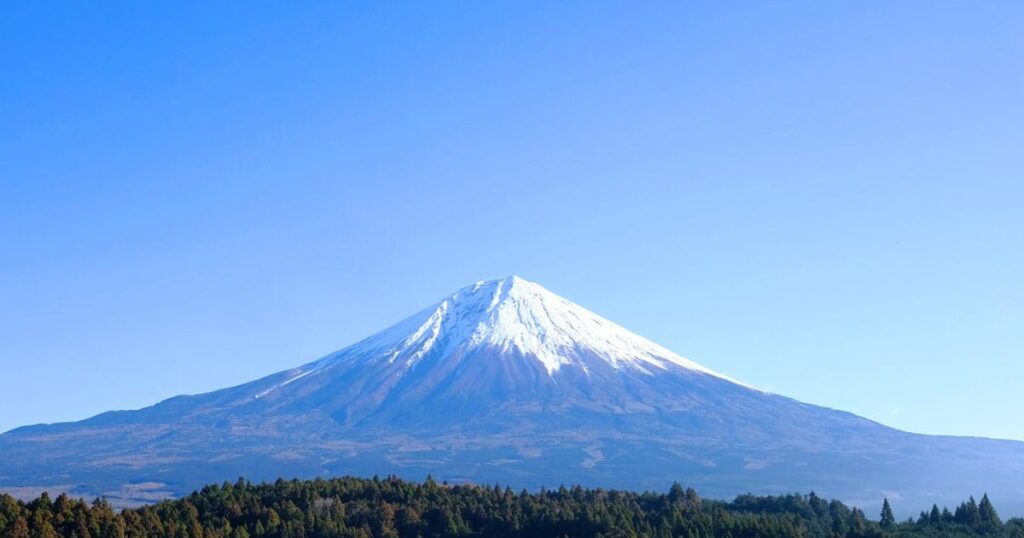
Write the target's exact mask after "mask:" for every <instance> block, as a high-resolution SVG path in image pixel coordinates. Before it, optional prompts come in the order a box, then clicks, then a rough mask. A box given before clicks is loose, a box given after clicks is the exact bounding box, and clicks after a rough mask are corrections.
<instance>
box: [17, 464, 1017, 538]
mask: <svg viewBox="0 0 1024 538" xmlns="http://www.w3.org/2000/svg"><path fill="white" fill-rule="evenodd" d="M0 532H2V536H3V537H5V538H56V537H68V538H108V537H116V538H120V537H164V538H245V537H275V538H292V537H334V536H338V537H371V536H372V537H377V536H380V537H397V536H403V537H404V536H409V537H425V538H426V537H440V536H496V537H513V536H522V537H563V536H580V537H632V536H655V537H670V536H672V537H703V536H720V537H734V538H740V537H783V536H785V537H789V536H800V537H851V538H855V537H885V536H892V537H899V536H908V537H909V536H922V537H925V536H1007V537H1014V538H1024V519H1020V518H1015V519H1009V520H1007V521H1005V522H1004V521H1003V520H1002V519H1001V518H1000V517H999V515H998V513H997V511H996V509H995V507H994V506H993V504H992V502H991V501H990V500H989V498H988V496H987V495H984V496H982V498H981V500H980V501H976V500H975V499H974V498H973V497H972V498H971V499H969V500H966V501H964V502H963V503H961V504H960V505H959V506H957V507H955V508H954V509H953V510H952V511H950V510H949V509H947V508H941V509H940V508H939V507H938V506H933V507H931V508H930V509H928V510H925V511H922V512H921V514H920V516H919V517H916V518H910V519H907V520H905V521H897V520H896V518H895V517H893V512H892V507H891V506H890V504H889V502H888V500H886V501H884V503H883V504H882V506H880V507H878V508H877V510H875V511H873V512H872V513H871V515H870V517H869V515H868V514H866V513H865V512H864V511H863V510H861V509H859V508H856V507H849V506H846V505H844V504H843V503H841V502H839V501H835V500H826V499H823V498H821V497H819V496H818V495H816V494H814V493H810V494H808V495H798V494H792V495H781V496H754V495H741V496H739V497H737V498H736V499H734V500H733V501H731V502H723V501H714V500H706V499H701V498H700V497H699V496H698V495H697V493H696V492H695V491H694V490H693V489H684V488H683V487H682V486H680V485H679V484H675V485H673V486H672V487H671V489H669V491H668V492H665V493H651V492H644V493H633V492H626V491H616V490H605V489H587V488H582V487H580V486H573V487H570V488H566V487H561V488H558V489H557V490H540V491H535V492H528V491H525V490H524V491H520V492H515V491H513V490H512V489H510V488H508V487H504V488H502V487H500V486H480V485H449V484H446V483H443V482H436V481H435V480H433V479H431V478H429V477H428V478H427V479H426V480H425V481H423V482H411V481H406V480H401V479H398V478H395V477H388V478H378V477H374V478H372V479H366V478H351V477H345V478H336V479H316V480H278V481H276V482H274V483H261V484H252V483H250V482H248V481H247V480H245V479H239V480H238V481H237V482H235V483H230V482H225V483H224V484H222V485H211V486H207V487H204V488H203V489H202V490H200V491H196V492H193V493H192V494H190V495H188V496H186V497H183V498H180V499H174V500H166V501H163V502H160V503H157V504H153V505H147V506H142V507H138V508H129V509H124V510H121V511H117V510H115V509H114V508H113V507H112V506H111V504H110V503H109V502H107V501H106V500H104V499H102V498H101V499H96V500H94V501H92V502H87V501H85V500H83V499H76V498H72V497H69V496H67V495H63V494H61V495H59V496H57V497H56V498H51V497H50V496H49V495H47V494H45V493H44V494H42V495H40V496H39V497H38V498H36V499H34V500H31V501H28V502H25V501H21V500H17V499H15V498H13V497H11V496H10V495H6V494H4V495H0Z"/></svg>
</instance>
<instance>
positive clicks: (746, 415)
mask: <svg viewBox="0 0 1024 538" xmlns="http://www.w3.org/2000/svg"><path fill="white" fill-rule="evenodd" d="M375 473H376V474H386V473H397V474H401V475H403V476H408V477H412V478H422V477H423V476H425V475H426V474H427V473H433V474H434V476H435V477H438V478H444V479H448V480H453V481H458V480H467V481H479V482H495V481H501V482H511V483H512V484H513V485H514V486H517V487H518V486H527V487H537V486H541V485H547V486H555V485H558V484H560V483H566V482H581V483H584V484H587V485H592V486H615V487H626V488H648V487H651V488H655V487H656V488H664V487H665V486H666V485H667V484H669V483H671V482H672V481H673V480H678V481H680V482H684V483H687V484H692V485H694V486H696V487H698V488H699V489H700V490H701V493H702V494H704V495H707V496H731V495H735V494H737V493H741V492H745V491H754V492H758V493H772V492H788V491H808V490H811V489H814V490H817V491H818V492H819V493H822V494H825V495H829V496H836V497H840V498H843V499H846V500H850V501H853V502H858V501H860V502H870V503H872V504H873V503H875V502H876V501H877V500H878V499H879V498H881V497H882V496H883V495H888V496H889V497H890V498H893V497H896V498H902V499H903V502H908V503H913V506H912V508H914V509H916V508H921V507H926V506H930V505H931V504H932V503H933V502H940V504H941V501H945V500H947V499H948V500H949V502H952V501H955V500H957V499H961V498H963V497H965V496H966V495H967V494H970V493H978V492H980V491H982V490H986V491H989V492H990V493H993V494H998V495H999V499H1000V504H1001V505H1002V506H1006V507H1009V508H1011V509H1013V510H1016V511H1017V512H1018V513H1024V492H1019V491H1018V490H1019V488H1017V487H1016V486H1017V484H1019V483H1021V479H1022V478H1024V443H1014V442H1009V441H994V440H983V439H957V438H944V437H928V436H920V435H913V434H908V433H904V432H900V431H897V430H894V429H891V428H887V427H885V426H882V425H880V424H877V423H874V422H871V421H868V420H866V419H862V418H859V417H856V416H854V415H851V414H848V413H843V412H840V411H834V410H830V409H825V408H821V407H816V406H812V405H807V404H803V403H800V402H797V401H795V400H792V399H789V398H785V397H782V396H778V395H773V394H769V393H765V392H762V391H759V390H756V389H753V388H751V387H748V386H745V385H743V384H741V383H738V382H736V381H733V380H730V379H729V378H727V377H725V376H722V375H720V374H717V373H715V372H713V371H711V370H709V369H707V368H704V367H703V366H700V365H699V364H696V363H694V362H692V361H690V360H687V359H685V358H682V357H680V356H678V355H676V354H674V353H672V352H671V351H669V350H667V349H664V348H662V347H661V346H658V345H657V344H655V343H653V342H650V341H649V340H646V339H644V338H642V337H639V336H637V335H635V334H633V333H630V332H629V331H627V330H625V329H623V328H622V327H620V326H618V325H616V324H614V323H612V322H610V321H608V320H605V319H603V318H601V317H599V316H597V315H595V314H593V313H591V312H589V311H587V310H586V309H584V308H582V307H580V306H578V305H576V304H574V303H572V302H570V301H567V300H565V299H563V298H561V297H559V296H557V295H555V294H553V293H551V292H549V291H547V290H545V289H544V288H542V287H540V286H539V285H537V284H534V283H531V282H527V281H525V280H522V279H520V278H517V277H510V278H506V279H502V280H495V281H490V282H481V283H477V284H475V285H472V286H468V287H466V288H463V289H461V290H459V291H457V292H455V293H454V294H452V295H451V296H449V297H447V298H446V299H444V300H442V301H441V302H439V303H437V304H435V305H433V306H431V307H429V308H427V309H425V310H423V311H421V312H419V313H418V314H415V315H413V316H411V317H409V318H408V319H406V320H404V321H402V322H399V323H398V324H396V325H394V326H393V327H391V328H389V329H386V330H384V331H382V332H380V333H378V334H376V335H373V336H371V337H369V338H367V339H365V340H363V341H361V342H358V343H356V344H354V345H352V346H349V347H347V348H345V349H343V350H341V351H338V352H336V353H333V354H331V355H328V356H327V357H324V358H322V359H320V360H317V361H315V362H312V363H309V364H306V365H304V366H300V367H298V368H295V369H293V370H289V371H285V372H281V373H278V374H274V375H271V376H268V377H265V378H263V379H260V380H256V381H253V382H251V383H247V384H244V385H240V386H237V387H232V388H228V389H224V390H220V391H216V392H212V393H208V394H202V395H197V396H181V397H176V398H172V399H169V400H166V401H164V402H161V403H159V404H157V405H155V406H152V407H149V408H146V409H142V410H139V411H129V412H114V413H106V414H103V415H99V416H97V417H94V418H92V419H88V420H85V421H82V422H77V423H68V424H55V425H42V426H32V427H26V428H20V429H18V430H14V431H11V432H8V433H6V434H4V435H0V488H4V487H8V488H10V487H14V486H21V487H24V486H54V485H60V486H65V487H68V488H71V489H74V490H76V491H79V492H87V493H90V494H94V493H104V494H107V495H108V496H111V497H120V498H124V499H127V500H136V501H139V500H144V499H146V498H147V497H148V496H158V495H161V494H167V493H169V494H179V493H182V492H185V491H187V490H188V489H189V488H192V487H196V486H198V485H200V484H202V483H206V482H210V481H219V480H225V479H233V478H235V477H237V476H239V475H245V476H247V477H250V478H253V479H273V478H276V477H277V476H282V475H284V476H291V475H297V476H313V475H338V474H357V475H358V474H362V475H368V474H375ZM140 484H141V486H140Z"/></svg>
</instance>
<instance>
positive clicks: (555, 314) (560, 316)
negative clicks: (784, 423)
mask: <svg viewBox="0 0 1024 538" xmlns="http://www.w3.org/2000/svg"><path fill="white" fill-rule="evenodd" d="M481 348H490V349H497V350H501V351H503V352H512V351H514V352H518V353H519V354H521V355H522V356H524V357H529V358H533V359H536V360H538V361H540V362H541V363H542V364H543V366H544V368H545V369H546V370H547V371H548V373H549V374H554V373H555V372H557V371H558V370H559V369H560V368H562V367H563V366H566V365H572V364H576V365H577V366H579V367H580V368H582V369H583V370H584V371H586V370H587V365H586V363H585V362H584V359H583V357H584V356H586V357H589V359H588V360H593V359H594V358H596V359H599V360H603V361H605V362H607V363H608V364H609V365H611V367H612V368H614V369H616V370H622V369H635V370H639V371H641V372H644V373H648V374H653V373H654V372H655V371H656V370H666V369H668V368H669V367H671V366H672V365H675V366H679V367H682V368H686V369H688V370H692V371H696V372H700V373H703V374H708V375H713V376H716V377H720V378H723V379H727V380H729V381H733V380H732V379H729V378H728V377H726V376H723V375H721V374H718V373H716V372H713V371H711V370H709V369H707V368H705V367H703V366H701V365H699V364H697V363H695V362H693V361H691V360H688V359H685V358H683V357H680V356H679V355H676V354H675V353H673V352H671V351H669V350H667V349H665V348H663V347H661V346H659V345H658V344H655V343H654V342H651V341H650V340H647V339H646V338H643V337H641V336H638V335H636V334H633V333H632V332H630V331H627V330H626V329H624V328H622V327H620V326H619V325H616V324H615V323H612V322H611V321H608V320H606V319H604V318H602V317H601V316H598V315H597V314H594V313H593V312H590V311H589V310H587V309H585V308H583V307H581V306H579V305H577V304H575V303H572V302H570V301H568V300H566V299H563V298H562V297H559V296H558V295H555V294H554V293H551V292H550V291H548V290H546V289H544V288H543V287H541V286H540V285H538V284H535V283H533V282H530V281H527V280H524V279H522V278H519V277H518V276H510V277H506V278H502V279H499V280H491V281H485V282H477V283H476V284H473V285H471V286H467V287H465V288H462V289H460V290H459V291H457V292H455V293H453V294H452V295H450V296H449V297H448V298H446V299H444V300H442V301H441V302H439V303H437V304H435V305H433V306H431V307H429V308H427V309H425V310H423V311H421V312H420V313H418V314H416V315H414V316H412V317H410V318H408V319H406V320H404V321H402V322H400V323H398V324H396V325H394V326H393V327H391V328H389V329H387V330H385V331H383V332H381V333H378V334H376V335H374V336H371V337H370V338H367V339H366V340H363V341H362V342H359V343H357V344H355V345H354V346H352V347H350V348H348V349H346V350H343V351H342V352H341V354H344V355H349V353H352V352H354V353H358V354H359V355H363V354H364V353H368V352H370V353H374V354H376V355H378V356H384V357H386V358H387V360H388V361H389V362H392V363H394V362H397V361H401V362H404V363H405V364H406V365H408V366H410V367H411V366H413V365H415V364H416V363H417V362H418V361H419V360H420V359H422V358H423V357H425V356H426V355H427V354H429V353H435V352H438V351H440V352H443V353H444V354H445V355H447V354H450V353H455V352H462V353H465V352H472V351H474V350H477V349H481ZM733 382H734V383H735V381H733Z"/></svg>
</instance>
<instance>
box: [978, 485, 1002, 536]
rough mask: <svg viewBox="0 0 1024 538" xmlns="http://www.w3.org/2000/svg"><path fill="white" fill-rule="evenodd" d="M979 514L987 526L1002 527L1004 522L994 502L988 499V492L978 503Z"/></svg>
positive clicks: (983, 523)
mask: <svg viewBox="0 0 1024 538" xmlns="http://www.w3.org/2000/svg"><path fill="white" fill-rule="evenodd" d="M978 515H979V519H980V520H981V524H982V525H983V526H985V527H991V528H995V527H1000V526H1002V524H1003V522H1002V520H1000V519H999V514H997V513H996V509H995V507H994V506H992V502H991V501H989V500H988V493H986V494H985V495H983V496H982V497H981V503H980V504H978Z"/></svg>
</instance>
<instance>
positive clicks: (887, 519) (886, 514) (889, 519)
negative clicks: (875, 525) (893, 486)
mask: <svg viewBox="0 0 1024 538" xmlns="http://www.w3.org/2000/svg"><path fill="white" fill-rule="evenodd" d="M880 523H881V525H882V528H883V529H891V528H892V527H893V526H894V525H896V516H894V515H893V514H892V507H891V506H889V498H888V497H887V498H885V500H883V501H882V520H881V522H880Z"/></svg>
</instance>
